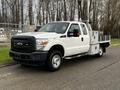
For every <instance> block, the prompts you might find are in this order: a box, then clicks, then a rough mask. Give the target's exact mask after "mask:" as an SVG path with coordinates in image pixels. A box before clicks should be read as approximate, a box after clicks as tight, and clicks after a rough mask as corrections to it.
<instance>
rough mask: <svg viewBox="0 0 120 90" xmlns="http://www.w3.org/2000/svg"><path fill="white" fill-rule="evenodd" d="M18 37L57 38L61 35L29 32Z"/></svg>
mask: <svg viewBox="0 0 120 90" xmlns="http://www.w3.org/2000/svg"><path fill="white" fill-rule="evenodd" d="M17 36H33V37H35V38H55V37H60V36H61V34H57V33H51V32H49V33H48V32H27V33H21V34H17Z"/></svg>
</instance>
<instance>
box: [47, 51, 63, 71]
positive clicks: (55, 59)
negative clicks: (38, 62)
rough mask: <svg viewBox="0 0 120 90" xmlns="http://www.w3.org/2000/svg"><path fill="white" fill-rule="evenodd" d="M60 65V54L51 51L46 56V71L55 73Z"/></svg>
mask: <svg viewBox="0 0 120 90" xmlns="http://www.w3.org/2000/svg"><path fill="white" fill-rule="evenodd" d="M61 63H62V54H61V52H60V51H57V50H55V51H52V52H51V53H50V54H49V55H48V59H47V61H46V65H47V68H48V70H50V71H57V70H59V69H60V67H61Z"/></svg>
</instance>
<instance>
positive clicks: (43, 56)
mask: <svg viewBox="0 0 120 90" xmlns="http://www.w3.org/2000/svg"><path fill="white" fill-rule="evenodd" d="M9 55H10V56H11V57H12V58H13V59H14V60H15V61H17V62H18V63H24V64H34V63H36V64H39V63H40V62H45V61H46V60H47V55H48V52H42V51H36V52H32V53H20V52H15V51H12V50H10V52H9Z"/></svg>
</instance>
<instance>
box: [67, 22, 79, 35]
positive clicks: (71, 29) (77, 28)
mask: <svg viewBox="0 0 120 90" xmlns="http://www.w3.org/2000/svg"><path fill="white" fill-rule="evenodd" d="M74 30H78V31H79V33H80V27H79V25H78V24H72V25H71V26H70V28H69V30H68V36H69V37H72V36H74Z"/></svg>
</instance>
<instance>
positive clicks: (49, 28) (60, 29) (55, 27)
mask: <svg viewBox="0 0 120 90" xmlns="http://www.w3.org/2000/svg"><path fill="white" fill-rule="evenodd" d="M68 25H69V23H66V22H59V23H58V22H57V23H48V24H46V25H44V26H43V27H42V28H41V29H40V30H39V31H38V32H55V33H61V34H63V33H65V31H66V29H67V27H68Z"/></svg>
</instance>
